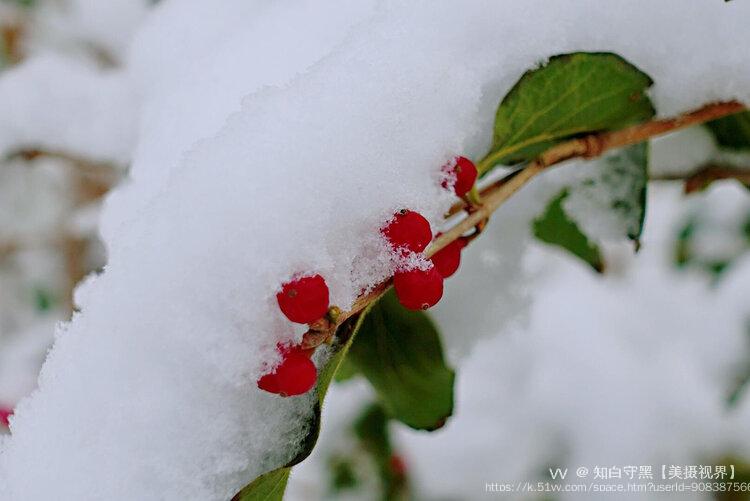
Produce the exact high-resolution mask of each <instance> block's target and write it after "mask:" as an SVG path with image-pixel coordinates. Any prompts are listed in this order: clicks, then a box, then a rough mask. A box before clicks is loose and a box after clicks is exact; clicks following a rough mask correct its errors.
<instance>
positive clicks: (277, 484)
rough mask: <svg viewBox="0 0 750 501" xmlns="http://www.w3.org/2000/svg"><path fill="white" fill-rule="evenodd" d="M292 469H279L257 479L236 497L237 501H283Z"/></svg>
mask: <svg viewBox="0 0 750 501" xmlns="http://www.w3.org/2000/svg"><path fill="white" fill-rule="evenodd" d="M291 471H292V469H291V468H279V469H278V470H273V471H269V472H268V473H266V474H265V475H261V476H260V477H258V478H256V479H255V480H254V481H253V483H251V484H250V485H248V486H247V487H245V488H244V489H242V492H240V493H239V494H237V495H236V496H235V497H234V500H235V501H281V500H282V499H284V491H285V490H286V484H287V482H288V481H289V473H290V472H291Z"/></svg>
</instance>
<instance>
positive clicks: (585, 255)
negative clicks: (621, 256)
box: [533, 189, 604, 273]
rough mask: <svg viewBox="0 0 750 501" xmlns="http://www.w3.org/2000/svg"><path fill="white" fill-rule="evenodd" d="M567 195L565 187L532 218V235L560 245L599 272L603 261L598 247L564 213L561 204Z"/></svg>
mask: <svg viewBox="0 0 750 501" xmlns="http://www.w3.org/2000/svg"><path fill="white" fill-rule="evenodd" d="M567 197H568V190H567V189H565V190H563V191H562V192H561V193H560V194H559V195H558V196H557V197H555V198H554V200H552V202H550V203H549V205H548V206H547V208H546V209H545V211H544V213H543V214H542V215H541V216H540V217H539V218H537V219H535V220H534V223H533V228H534V236H535V237H536V238H538V239H539V240H541V241H542V242H546V243H548V244H552V245H557V246H559V247H562V248H563V249H565V250H567V251H569V252H570V253H572V254H573V255H575V256H578V257H579V258H581V259H582V260H584V261H585V262H586V263H588V264H589V265H590V266H591V267H592V268H594V269H595V270H596V271H598V272H599V273H601V272H602V271H604V261H603V260H602V256H601V252H600V251H599V247H598V246H597V245H596V244H595V243H592V242H590V241H589V239H588V238H587V237H586V235H584V234H583V232H581V230H580V228H578V225H577V224H576V222H575V221H573V220H572V219H570V218H569V217H568V215H567V214H566V213H565V209H563V206H562V204H563V201H565V199H566V198H567Z"/></svg>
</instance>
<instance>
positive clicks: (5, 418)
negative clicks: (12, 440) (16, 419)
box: [0, 407, 13, 428]
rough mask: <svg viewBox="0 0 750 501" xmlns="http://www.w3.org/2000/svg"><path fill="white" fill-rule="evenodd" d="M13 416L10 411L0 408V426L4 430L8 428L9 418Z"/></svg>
mask: <svg viewBox="0 0 750 501" xmlns="http://www.w3.org/2000/svg"><path fill="white" fill-rule="evenodd" d="M12 415H13V410H12V409H5V408H2V407H0V424H1V425H3V426H5V427H6V428H7V427H8V426H10V422H9V420H10V417H11V416H12Z"/></svg>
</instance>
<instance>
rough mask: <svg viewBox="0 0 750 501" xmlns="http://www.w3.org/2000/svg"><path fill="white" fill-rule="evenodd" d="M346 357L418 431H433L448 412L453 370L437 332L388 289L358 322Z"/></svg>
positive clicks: (394, 411)
mask: <svg viewBox="0 0 750 501" xmlns="http://www.w3.org/2000/svg"><path fill="white" fill-rule="evenodd" d="M349 357H350V359H351V362H352V363H353V364H354V365H355V366H356V367H357V369H358V371H359V372H360V373H361V374H362V375H364V376H365V377H366V378H367V379H368V380H369V381H370V383H371V384H372V386H373V387H374V388H375V391H376V392H377V394H378V397H379V398H380V400H381V402H382V403H383V406H384V408H385V409H386V410H387V411H388V413H389V414H390V415H391V416H392V417H394V418H395V419H398V420H399V421H401V422H403V423H404V424H406V425H408V426H411V427H412V428H416V429H420V430H435V429H437V428H440V427H441V426H443V424H445V421H446V419H447V418H448V417H450V415H451V414H452V413H453V383H454V378H455V374H454V372H453V371H452V370H451V369H450V368H449V367H448V366H447V365H446V363H445V359H444V357H443V349H442V346H441V343H440V335H439V334H438V331H437V329H436V328H435V325H434V324H433V323H432V321H431V320H430V319H429V317H427V315H426V314H425V313H424V312H421V311H419V312H413V311H409V310H406V309H405V308H404V307H403V306H401V305H400V304H399V302H398V300H397V299H396V295H395V293H394V292H393V291H390V292H389V293H388V294H386V295H385V296H384V297H383V298H382V299H381V300H380V301H379V302H378V303H377V304H376V305H375V306H374V307H373V308H372V309H371V310H370V313H369V314H368V315H367V317H366V318H365V320H364V321H363V322H362V326H361V328H360V331H359V333H358V334H357V340H356V342H355V343H354V344H353V345H352V347H351V349H350V352H349Z"/></svg>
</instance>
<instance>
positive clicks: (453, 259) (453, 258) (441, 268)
mask: <svg viewBox="0 0 750 501" xmlns="http://www.w3.org/2000/svg"><path fill="white" fill-rule="evenodd" d="M439 236H440V233H438V234H437V237H439ZM437 237H436V238H437ZM464 247H466V239H465V238H463V237H461V238H459V239H457V240H454V241H453V242H451V243H449V244H448V245H446V246H445V247H443V248H442V249H440V250H439V251H437V252H436V253H435V255H434V256H432V258H431V260H432V264H434V265H435V269H436V270H437V271H438V273H440V275H441V276H442V277H443V278H448V277H449V276H451V275H453V274H454V273H456V270H458V267H459V265H460V264H461V251H462V250H463V249H464Z"/></svg>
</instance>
